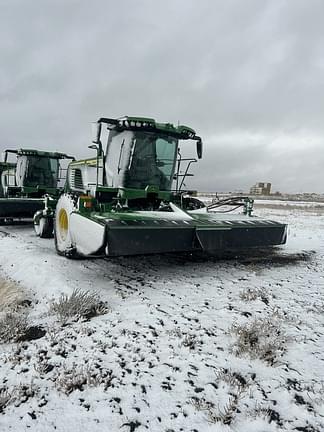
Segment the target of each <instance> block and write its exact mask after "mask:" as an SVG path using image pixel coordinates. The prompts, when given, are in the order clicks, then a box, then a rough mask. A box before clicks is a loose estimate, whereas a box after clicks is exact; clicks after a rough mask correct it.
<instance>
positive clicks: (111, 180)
mask: <svg viewBox="0 0 324 432" xmlns="http://www.w3.org/2000/svg"><path fill="white" fill-rule="evenodd" d="M177 148H178V140H177V139H176V138H174V137H171V136H168V135H165V134H158V133H156V132H142V131H121V132H118V131H111V132H110V135H109V139H108V144H107V151H106V165H105V167H106V179H107V186H108V187H115V188H118V187H125V188H131V189H145V188H146V187H147V186H154V187H155V188H156V189H158V190H162V191H169V190H171V184H172V179H173V175H174V169H175V160H176V154H177Z"/></svg>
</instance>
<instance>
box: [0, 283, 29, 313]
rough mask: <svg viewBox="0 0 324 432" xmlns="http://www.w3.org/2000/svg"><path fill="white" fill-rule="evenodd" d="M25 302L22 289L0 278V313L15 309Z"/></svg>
mask: <svg viewBox="0 0 324 432" xmlns="http://www.w3.org/2000/svg"><path fill="white" fill-rule="evenodd" d="M24 300H25V296H24V293H23V290H22V288H21V287H20V286H19V285H17V284H15V283H14V282H12V281H10V280H5V279H1V278H0V312H3V311H5V310H6V309H15V308H16V307H17V306H19V305H20V304H21V303H22V302H23V301H24Z"/></svg>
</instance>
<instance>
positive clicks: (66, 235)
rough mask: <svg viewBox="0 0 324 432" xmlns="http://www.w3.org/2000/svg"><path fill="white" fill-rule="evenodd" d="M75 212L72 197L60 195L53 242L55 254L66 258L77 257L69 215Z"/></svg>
mask: <svg viewBox="0 0 324 432" xmlns="http://www.w3.org/2000/svg"><path fill="white" fill-rule="evenodd" d="M75 210H76V204H75V199H74V198H73V196H72V195H69V194H66V193H65V194H63V195H61V196H60V198H59V200H58V202H57V205H56V210H55V219H54V240H55V249H56V252H57V253H58V254H59V255H63V256H66V257H68V258H76V257H77V253H76V250H75V247H74V245H73V242H72V239H71V234H70V223H71V213H72V212H73V211H75Z"/></svg>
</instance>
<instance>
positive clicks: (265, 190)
mask: <svg viewBox="0 0 324 432" xmlns="http://www.w3.org/2000/svg"><path fill="white" fill-rule="evenodd" d="M270 191H271V183H262V182H259V183H256V184H255V185H254V186H252V187H251V189H250V194H251V195H270Z"/></svg>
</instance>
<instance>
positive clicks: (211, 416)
mask: <svg viewBox="0 0 324 432" xmlns="http://www.w3.org/2000/svg"><path fill="white" fill-rule="evenodd" d="M221 382H223V384H225V385H227V386H228V400H227V402H226V403H225V404H224V406H223V407H219V406H218V405H217V406H216V404H215V403H214V402H211V401H207V400H205V399H204V398H198V397H193V398H192V399H191V400H190V403H191V404H192V405H193V406H194V407H195V408H196V410H197V411H202V412H204V413H205V415H206V419H207V421H208V422H210V423H223V424H225V425H231V424H232V423H233V421H234V420H235V417H236V414H237V413H238V412H240V410H239V404H240V401H241V400H242V399H243V398H244V397H245V395H246V392H247V389H248V387H249V383H248V382H247V380H246V379H245V378H244V377H243V376H242V375H240V374H239V373H237V372H233V371H231V370H230V369H220V370H219V371H218V372H217V373H216V377H215V382H212V383H209V384H212V385H213V387H214V388H218V387H219V386H220V384H221ZM215 399H216V400H217V395H215Z"/></svg>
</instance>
